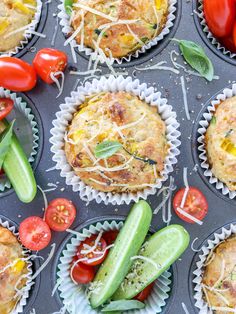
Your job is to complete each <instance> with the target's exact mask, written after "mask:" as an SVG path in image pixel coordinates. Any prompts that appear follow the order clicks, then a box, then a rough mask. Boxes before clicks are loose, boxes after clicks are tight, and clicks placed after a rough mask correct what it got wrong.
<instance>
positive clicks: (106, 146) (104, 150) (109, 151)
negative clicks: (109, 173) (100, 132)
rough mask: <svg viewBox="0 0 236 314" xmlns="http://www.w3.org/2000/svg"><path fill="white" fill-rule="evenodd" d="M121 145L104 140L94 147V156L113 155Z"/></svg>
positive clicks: (104, 156) (105, 156)
mask: <svg viewBox="0 0 236 314" xmlns="http://www.w3.org/2000/svg"><path fill="white" fill-rule="evenodd" d="M121 147H122V145H121V143H119V142H116V141H104V142H102V143H100V144H98V145H97V146H96V148H95V151H94V153H95V157H96V158H107V157H110V156H112V155H114V154H115V153H116V152H117V151H118V150H119V149H120V148H121Z"/></svg>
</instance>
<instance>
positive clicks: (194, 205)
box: [173, 187, 208, 223]
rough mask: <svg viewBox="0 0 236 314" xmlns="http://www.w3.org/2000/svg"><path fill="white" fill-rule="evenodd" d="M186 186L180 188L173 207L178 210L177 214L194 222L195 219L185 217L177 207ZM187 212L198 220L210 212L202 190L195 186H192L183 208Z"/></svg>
mask: <svg viewBox="0 0 236 314" xmlns="http://www.w3.org/2000/svg"><path fill="white" fill-rule="evenodd" d="M184 192H185V188H183V189H181V190H179V191H178V192H177V193H176V194H175V196H174V199H173V207H174V210H175V212H176V214H177V215H178V216H179V217H180V218H181V219H182V220H184V221H186V222H189V223H194V221H193V220H192V219H190V218H187V217H185V216H184V215H182V214H181V213H180V212H179V211H178V210H177V208H179V207H180V205H181V202H182V199H183V196H184ZM181 209H182V210H184V211H185V212H186V213H188V214H190V215H191V216H194V217H195V218H197V219H198V220H202V219H203V218H204V217H205V216H206V214H207V212H208V203H207V200H206V198H205V196H204V195H203V193H202V192H201V191H199V190H198V189H197V188H195V187H190V188H189V191H188V194H187V198H186V201H185V204H184V208H181Z"/></svg>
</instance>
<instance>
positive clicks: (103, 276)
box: [90, 201, 152, 308]
mask: <svg viewBox="0 0 236 314" xmlns="http://www.w3.org/2000/svg"><path fill="white" fill-rule="evenodd" d="M151 220H152V210H151V208H150V206H149V205H148V203H147V202H145V201H139V202H138V203H137V204H135V205H134V206H133V207H132V209H131V211H130V213H129V215H128V217H127V219H126V221H125V224H124V226H123V228H122V229H121V231H120V232H119V235H118V237H117V239H116V241H115V243H114V247H113V248H112V249H111V251H110V252H109V254H108V256H107V258H106V260H105V261H104V263H103V264H102V265H101V267H100V268H99V271H98V273H97V275H96V277H95V279H94V281H93V283H100V284H101V287H100V288H99V289H97V290H96V291H94V292H93V293H92V294H91V297H90V304H91V306H92V307H93V308H97V307H99V306H100V305H102V304H104V303H105V302H106V301H107V300H108V299H109V298H110V297H111V296H112V295H113V294H114V292H115V291H116V290H117V288H118V287H119V286H120V284H121V283H122V281H123V280H124V278H125V276H126V275H127V273H128V271H129V269H130V267H131V265H132V261H131V257H132V256H134V255H136V254H137V253H138V251H139V250H140V248H141V246H142V244H143V242H144V240H145V237H146V235H147V233H148V230H149V227H150V223H151Z"/></svg>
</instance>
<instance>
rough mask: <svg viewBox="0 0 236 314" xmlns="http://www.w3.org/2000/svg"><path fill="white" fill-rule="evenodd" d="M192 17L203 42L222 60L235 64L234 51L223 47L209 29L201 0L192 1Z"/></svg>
mask: <svg viewBox="0 0 236 314" xmlns="http://www.w3.org/2000/svg"><path fill="white" fill-rule="evenodd" d="M193 17H194V21H195V24H196V27H197V30H198V32H199V34H200V36H201V37H202V39H203V41H204V42H205V44H206V45H207V46H208V47H209V48H210V49H211V50H212V51H213V52H214V53H215V54H216V55H217V56H218V57H220V58H221V59H222V60H224V61H226V62H229V63H231V64H233V65H236V53H232V52H230V51H229V50H228V49H227V48H225V47H224V46H223V45H222V44H221V43H219V41H218V40H217V39H216V38H215V37H214V35H213V34H212V33H211V32H210V31H209V28H208V27H207V25H206V20H205V18H204V13H203V0H194V1H193Z"/></svg>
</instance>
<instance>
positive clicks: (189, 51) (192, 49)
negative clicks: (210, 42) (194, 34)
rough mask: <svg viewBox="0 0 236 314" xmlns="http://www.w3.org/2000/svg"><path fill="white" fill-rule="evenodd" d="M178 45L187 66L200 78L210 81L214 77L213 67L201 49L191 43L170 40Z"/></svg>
mask: <svg viewBox="0 0 236 314" xmlns="http://www.w3.org/2000/svg"><path fill="white" fill-rule="evenodd" d="M172 40H174V41H177V42H178V43H179V48H180V51H181V52H182V54H183V57H184V59H185V60H186V61H187V62H188V64H189V65H190V66H191V67H192V68H193V69H195V70H196V71H197V72H198V73H200V74H201V76H202V77H204V78H205V79H207V80H208V81H212V80H213V77H214V67H213V64H212V62H211V60H210V59H209V58H208V56H207V55H206V53H205V51H204V50H203V48H202V47H201V46H200V45H198V44H196V43H195V42H193V41H189V40H178V39H175V38H174V39H172Z"/></svg>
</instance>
